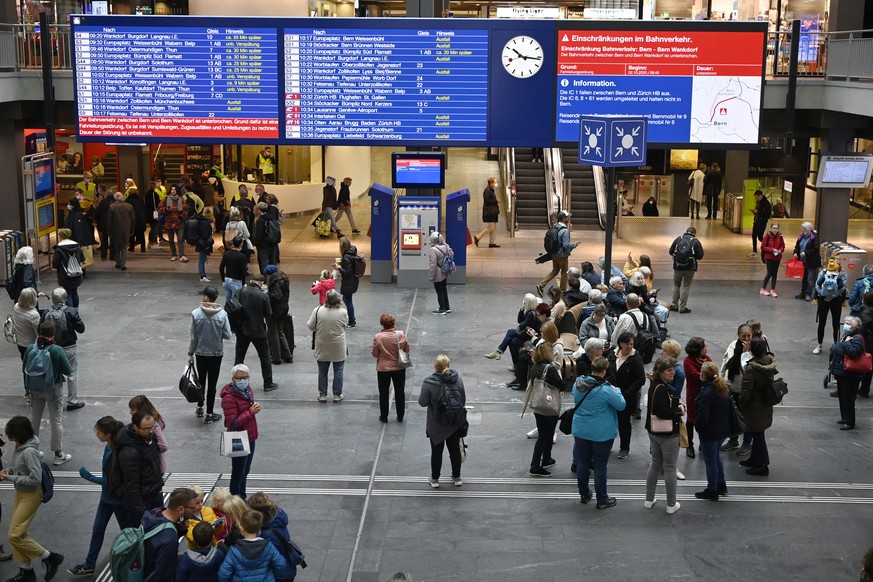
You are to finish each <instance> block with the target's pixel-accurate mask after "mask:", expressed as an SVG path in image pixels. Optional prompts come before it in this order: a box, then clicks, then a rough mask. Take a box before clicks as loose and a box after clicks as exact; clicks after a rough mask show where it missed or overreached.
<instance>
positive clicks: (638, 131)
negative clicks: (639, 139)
mask: <svg viewBox="0 0 873 582" xmlns="http://www.w3.org/2000/svg"><path fill="white" fill-rule="evenodd" d="M641 129H642V128H641V127H635V128H634V130H633V131H632V132H631V133H632V134H633V135H634V136H635V137H636V136H638V135H640V130H641Z"/></svg>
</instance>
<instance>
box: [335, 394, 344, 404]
mask: <svg viewBox="0 0 873 582" xmlns="http://www.w3.org/2000/svg"><path fill="white" fill-rule="evenodd" d="M343 399H345V395H344V394H334V395H333V401H334V402H342V401H343Z"/></svg>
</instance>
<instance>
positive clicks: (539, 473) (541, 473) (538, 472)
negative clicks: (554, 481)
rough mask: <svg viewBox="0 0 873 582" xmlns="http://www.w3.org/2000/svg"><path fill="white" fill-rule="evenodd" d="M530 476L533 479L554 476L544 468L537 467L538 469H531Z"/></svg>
mask: <svg viewBox="0 0 873 582" xmlns="http://www.w3.org/2000/svg"><path fill="white" fill-rule="evenodd" d="M529 475H530V476H531V477H551V476H552V474H551V473H549V472H548V471H546V470H545V469H543V468H542V467H537V468H536V469H531V470H530V473H529Z"/></svg>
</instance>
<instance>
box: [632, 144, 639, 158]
mask: <svg viewBox="0 0 873 582" xmlns="http://www.w3.org/2000/svg"><path fill="white" fill-rule="evenodd" d="M631 153H633V155H635V156H638V155H640V150H638V149H637V146H634V147H632V148H631Z"/></svg>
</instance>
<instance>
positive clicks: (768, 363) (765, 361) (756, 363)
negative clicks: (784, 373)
mask: <svg viewBox="0 0 873 582" xmlns="http://www.w3.org/2000/svg"><path fill="white" fill-rule="evenodd" d="M747 365H748V366H749V367H750V368H751V369H752V370H754V371H756V372H762V373H765V374H766V373H772V374H775V373H776V358H774V357H773V356H771V355H770V354H767V355H766V356H764V357H762V358H761V359H760V360H749V363H748V364H747Z"/></svg>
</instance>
